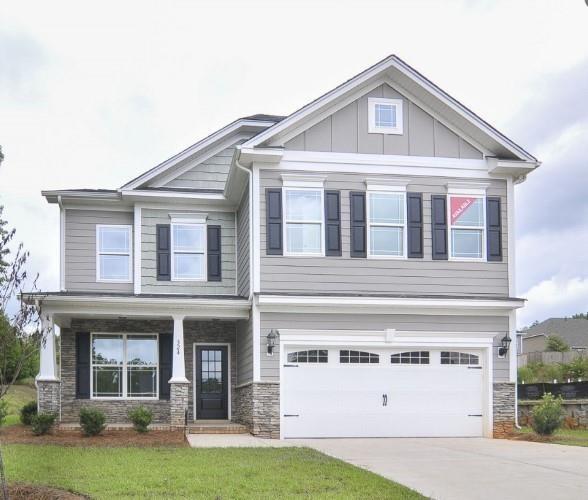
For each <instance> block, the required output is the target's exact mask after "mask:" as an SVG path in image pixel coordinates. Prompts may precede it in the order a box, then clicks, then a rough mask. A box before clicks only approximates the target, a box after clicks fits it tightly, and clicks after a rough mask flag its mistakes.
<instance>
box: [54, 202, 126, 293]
mask: <svg viewBox="0 0 588 500" xmlns="http://www.w3.org/2000/svg"><path fill="white" fill-rule="evenodd" d="M100 224H112V225H129V226H132V225H133V213H132V212H121V211H115V210H77V209H71V208H68V209H66V210H65V238H64V240H65V241H64V242H65V252H64V278H65V289H66V290H67V291H69V292H116V293H127V292H128V293H132V292H133V283H132V282H131V283H115V282H98V281H97V280H96V226H97V225H100ZM131 241H132V237H131ZM133 252H134V249H133ZM132 258H133V254H132V253H131V259H132ZM131 281H132V276H131Z"/></svg>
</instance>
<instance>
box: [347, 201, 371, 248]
mask: <svg viewBox="0 0 588 500" xmlns="http://www.w3.org/2000/svg"><path fill="white" fill-rule="evenodd" d="M349 196H350V203H351V207H350V208H351V257H367V244H366V231H367V223H366V222H367V221H366V210H365V192H363V191H362V192H360V191H351V192H350V193H349Z"/></svg>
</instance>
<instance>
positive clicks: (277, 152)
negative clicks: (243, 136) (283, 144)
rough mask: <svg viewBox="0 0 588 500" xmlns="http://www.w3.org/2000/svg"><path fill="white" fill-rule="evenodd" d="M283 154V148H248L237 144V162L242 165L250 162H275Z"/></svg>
mask: <svg viewBox="0 0 588 500" xmlns="http://www.w3.org/2000/svg"><path fill="white" fill-rule="evenodd" d="M283 155H284V149H283V148H249V147H243V146H239V162H240V163H241V164H243V165H247V166H249V165H251V163H253V162H254V161H255V162H260V163H275V162H279V161H280V160H281V159H282V156H283Z"/></svg>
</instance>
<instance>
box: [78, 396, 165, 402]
mask: <svg viewBox="0 0 588 500" xmlns="http://www.w3.org/2000/svg"><path fill="white" fill-rule="evenodd" d="M80 401H82V400H81V399H80ZM90 401H159V397H156V398H139V397H137V398H134V397H124V396H123V397H119V398H117V397H109V398H101V397H97V396H92V397H90Z"/></svg>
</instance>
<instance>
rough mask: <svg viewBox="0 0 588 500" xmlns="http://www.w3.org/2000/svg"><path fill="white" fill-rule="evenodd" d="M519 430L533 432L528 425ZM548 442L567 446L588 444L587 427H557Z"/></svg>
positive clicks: (526, 432) (524, 432)
mask: <svg viewBox="0 0 588 500" xmlns="http://www.w3.org/2000/svg"><path fill="white" fill-rule="evenodd" d="M520 432H522V433H523V434H535V432H534V431H533V429H531V428H530V427H523V428H522V429H521V430H520ZM549 442H550V443H554V444H565V445H569V446H588V429H558V430H557V431H555V433H554V434H553V436H551V438H549Z"/></svg>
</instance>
